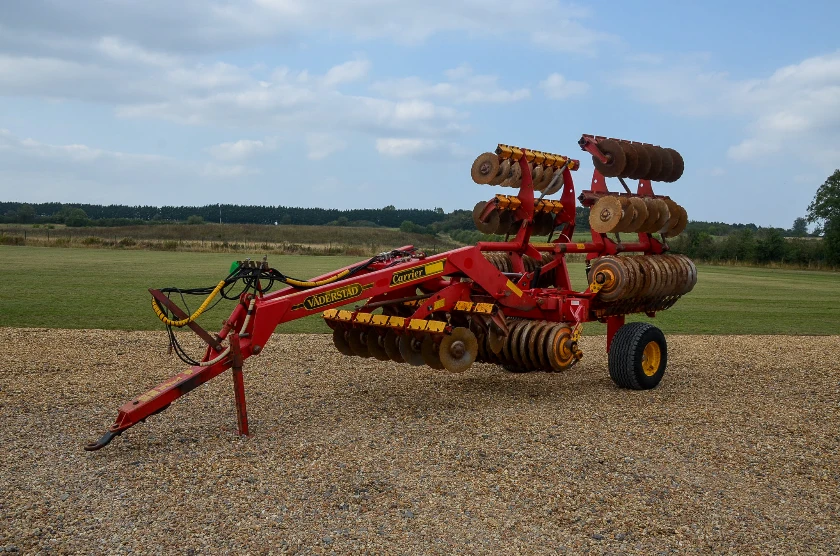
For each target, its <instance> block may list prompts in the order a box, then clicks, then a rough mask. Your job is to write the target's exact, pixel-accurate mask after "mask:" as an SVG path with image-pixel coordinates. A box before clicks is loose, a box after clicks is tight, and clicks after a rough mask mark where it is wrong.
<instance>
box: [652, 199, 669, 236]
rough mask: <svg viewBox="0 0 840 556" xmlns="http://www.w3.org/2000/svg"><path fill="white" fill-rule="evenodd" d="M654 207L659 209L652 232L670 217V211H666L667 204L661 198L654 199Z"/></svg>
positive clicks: (660, 227) (656, 230)
mask: <svg viewBox="0 0 840 556" xmlns="http://www.w3.org/2000/svg"><path fill="white" fill-rule="evenodd" d="M654 203H656V208H657V209H658V211H659V218H658V219H657V220H656V222H655V223H654V225H653V226H654V232H658V231H659V230H661V229H662V227H663V226H664V225H665V224H666V223H667V222H668V220H669V219H670V218H671V213H670V212H669V211H668V205H667V204H665V201H663V200H662V199H654Z"/></svg>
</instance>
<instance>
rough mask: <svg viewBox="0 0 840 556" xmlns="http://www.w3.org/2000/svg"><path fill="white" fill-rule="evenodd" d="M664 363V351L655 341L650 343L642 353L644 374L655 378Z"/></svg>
mask: <svg viewBox="0 0 840 556" xmlns="http://www.w3.org/2000/svg"><path fill="white" fill-rule="evenodd" d="M661 361H662V351H661V350H660V349H659V344H658V343H656V342H655V341H651V342H648V344H647V345H646V346H645V350H644V351H643V352H642V372H644V373H645V375H647V376H653V375H655V374H656V371H658V370H659V364H660V363H661Z"/></svg>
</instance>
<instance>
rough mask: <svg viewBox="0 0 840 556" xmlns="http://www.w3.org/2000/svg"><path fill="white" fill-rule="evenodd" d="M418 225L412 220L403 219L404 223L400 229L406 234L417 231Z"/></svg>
mask: <svg viewBox="0 0 840 556" xmlns="http://www.w3.org/2000/svg"><path fill="white" fill-rule="evenodd" d="M418 227H419V226H417V224H415V223H414V222H412V221H411V220H403V222H402V224H400V231H401V232H403V233H406V234H413V233H416V232H417V228H418Z"/></svg>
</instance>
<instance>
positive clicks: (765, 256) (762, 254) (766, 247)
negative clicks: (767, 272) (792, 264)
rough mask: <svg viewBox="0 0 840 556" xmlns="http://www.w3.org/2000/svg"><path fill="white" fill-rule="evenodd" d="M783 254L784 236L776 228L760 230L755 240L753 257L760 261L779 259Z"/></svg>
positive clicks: (766, 261) (782, 257)
mask: <svg viewBox="0 0 840 556" xmlns="http://www.w3.org/2000/svg"><path fill="white" fill-rule="evenodd" d="M784 255H785V238H784V236H782V233H781V232H780V231H779V230H777V229H776V228H768V229H765V230H762V231H761V233H760V234H759V237H758V240H757V241H756V242H755V257H756V260H757V261H758V262H760V263H768V262H770V261H781V260H783V259H784Z"/></svg>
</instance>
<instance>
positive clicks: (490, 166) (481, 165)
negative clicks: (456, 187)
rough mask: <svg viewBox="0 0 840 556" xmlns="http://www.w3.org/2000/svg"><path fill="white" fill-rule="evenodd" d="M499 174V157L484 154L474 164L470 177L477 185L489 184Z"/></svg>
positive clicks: (492, 154)
mask: <svg viewBox="0 0 840 556" xmlns="http://www.w3.org/2000/svg"><path fill="white" fill-rule="evenodd" d="M498 173H499V155H497V154H495V153H483V154H480V155H478V157H477V158H476V159H475V161H474V162H473V165H472V168H471V169H470V175H471V176H472V179H473V181H474V182H475V183H479V184H489V183H490V182H491V181H492V180H493V178H495V177H496V174H498Z"/></svg>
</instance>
